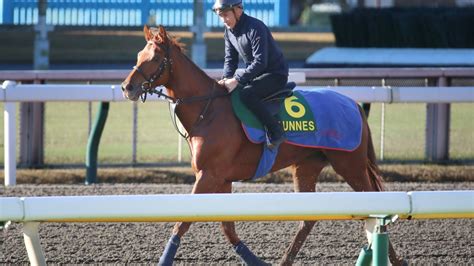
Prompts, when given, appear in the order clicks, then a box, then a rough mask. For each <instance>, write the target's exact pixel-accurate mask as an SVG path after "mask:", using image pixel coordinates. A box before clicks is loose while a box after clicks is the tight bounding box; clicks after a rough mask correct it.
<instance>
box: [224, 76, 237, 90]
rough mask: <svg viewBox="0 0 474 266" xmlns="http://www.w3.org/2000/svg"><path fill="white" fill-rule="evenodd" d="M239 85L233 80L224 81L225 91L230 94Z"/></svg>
mask: <svg viewBox="0 0 474 266" xmlns="http://www.w3.org/2000/svg"><path fill="white" fill-rule="evenodd" d="M238 85H239V82H238V81H237V80H236V79H235V78H231V79H226V80H225V81H224V86H225V87H226V88H227V91H228V92H229V93H231V92H232V91H233V90H234V89H235V88H237V86H238Z"/></svg>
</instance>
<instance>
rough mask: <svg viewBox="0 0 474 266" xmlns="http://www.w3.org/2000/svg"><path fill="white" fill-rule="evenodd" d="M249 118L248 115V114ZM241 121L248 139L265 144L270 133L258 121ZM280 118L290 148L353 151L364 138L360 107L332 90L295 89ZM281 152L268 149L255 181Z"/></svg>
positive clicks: (284, 104) (265, 148) (268, 168)
mask: <svg viewBox="0 0 474 266" xmlns="http://www.w3.org/2000/svg"><path fill="white" fill-rule="evenodd" d="M246 115H248V114H246ZM237 116H238V117H239V118H241V121H242V126H243V129H244V131H245V134H246V135H247V137H248V139H249V140H250V141H251V142H253V143H263V142H264V141H265V140H266V133H265V131H264V129H263V126H261V125H258V124H257V123H255V120H252V119H248V118H245V117H243V116H241V115H239V114H237ZM279 117H280V120H281V123H282V125H283V128H284V130H285V134H286V137H287V141H286V142H285V143H287V144H290V145H296V146H302V147H310V148H322V149H330V150H341V151H353V150H355V149H356V148H357V147H359V145H360V142H361V136H362V118H361V114H360V112H359V107H358V105H357V103H356V102H354V101H353V100H352V99H350V98H349V97H347V96H345V95H342V94H339V93H337V92H335V91H332V90H328V89H317V90H305V89H295V90H294V93H293V96H291V97H289V98H286V99H285V101H284V103H283V104H281V107H280V110H279ZM276 155H277V151H271V150H270V149H268V148H267V147H266V145H265V146H264V152H263V154H262V158H261V160H260V163H259V166H258V168H257V171H256V173H255V176H254V177H253V178H252V179H256V178H258V177H261V176H264V175H266V174H267V173H268V172H269V171H270V169H271V167H272V166H273V163H274V161H275V158H276Z"/></svg>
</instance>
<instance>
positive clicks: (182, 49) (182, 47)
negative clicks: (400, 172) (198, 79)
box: [150, 28, 212, 79]
mask: <svg viewBox="0 0 474 266" xmlns="http://www.w3.org/2000/svg"><path fill="white" fill-rule="evenodd" d="M150 30H151V32H152V34H153V36H158V37H159V38H160V39H161V37H160V34H159V28H150ZM166 37H167V39H168V40H169V43H170V44H171V45H173V46H175V47H176V48H177V49H178V50H179V51H180V52H181V53H182V54H183V55H184V58H186V60H187V61H188V62H189V63H190V64H192V65H194V66H196V69H197V71H198V72H200V73H201V74H203V75H204V76H206V77H208V78H209V79H212V78H211V77H209V75H208V74H207V73H206V72H204V70H202V69H201V68H200V67H199V66H197V65H196V64H195V63H194V62H193V61H192V60H191V59H190V58H189V57H188V56H186V54H185V52H186V49H185V47H186V45H185V44H184V43H182V42H180V41H179V40H180V37H176V36H173V35H171V34H169V33H168V32H166ZM161 41H163V40H161Z"/></svg>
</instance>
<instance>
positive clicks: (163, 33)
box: [158, 25, 168, 43]
mask: <svg viewBox="0 0 474 266" xmlns="http://www.w3.org/2000/svg"><path fill="white" fill-rule="evenodd" d="M158 32H159V35H160V37H161V40H162V42H163V43H167V42H168V35H167V33H166V30H165V27H163V26H162V25H160V26H158Z"/></svg>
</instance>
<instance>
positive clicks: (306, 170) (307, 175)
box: [280, 157, 326, 265]
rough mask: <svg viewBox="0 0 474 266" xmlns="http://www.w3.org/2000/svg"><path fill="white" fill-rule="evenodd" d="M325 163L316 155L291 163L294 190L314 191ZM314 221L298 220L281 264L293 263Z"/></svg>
mask: <svg viewBox="0 0 474 266" xmlns="http://www.w3.org/2000/svg"><path fill="white" fill-rule="evenodd" d="M325 165H326V163H325V162H323V161H322V160H321V159H320V158H317V157H311V158H307V159H306V160H304V161H303V162H301V163H299V164H296V165H293V167H292V170H293V185H294V189H295V192H314V191H315V190H316V187H315V186H316V180H317V177H318V176H319V173H321V170H322V169H323V168H324V166H325ZM315 223H316V222H315V221H302V222H300V225H299V228H298V232H297V233H296V235H295V237H294V238H293V241H292V242H291V244H290V246H289V247H288V249H287V250H286V252H285V255H283V258H282V259H281V261H280V264H281V265H291V264H292V263H293V261H294V259H295V257H296V255H297V254H298V252H299V251H300V249H301V247H302V246H303V244H304V241H305V240H306V238H307V237H308V235H309V233H310V232H311V229H312V228H313V227H314V224H315Z"/></svg>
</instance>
